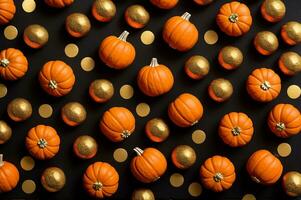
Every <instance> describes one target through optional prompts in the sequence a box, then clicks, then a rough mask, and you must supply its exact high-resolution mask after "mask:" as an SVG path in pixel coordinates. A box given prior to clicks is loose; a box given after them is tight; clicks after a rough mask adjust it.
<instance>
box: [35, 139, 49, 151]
mask: <svg viewBox="0 0 301 200" xmlns="http://www.w3.org/2000/svg"><path fill="white" fill-rule="evenodd" d="M37 144H38V146H39V147H40V149H44V148H45V147H47V141H46V140H45V139H43V138H41V139H39V140H38V143H37Z"/></svg>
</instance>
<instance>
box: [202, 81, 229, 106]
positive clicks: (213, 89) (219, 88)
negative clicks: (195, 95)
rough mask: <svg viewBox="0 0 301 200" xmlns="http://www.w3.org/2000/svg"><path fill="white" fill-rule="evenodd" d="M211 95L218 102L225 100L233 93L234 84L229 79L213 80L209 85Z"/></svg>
mask: <svg viewBox="0 0 301 200" xmlns="http://www.w3.org/2000/svg"><path fill="white" fill-rule="evenodd" d="M208 92H209V96H210V97H211V98H212V99H213V100H214V101H216V102H223V101H226V100H227V99H229V98H230V97H231V96H232V94H233V86H232V83H231V82H230V81H228V80H227V79H223V78H219V79H215V80H213V81H212V82H211V83H210V85H209V87H208Z"/></svg>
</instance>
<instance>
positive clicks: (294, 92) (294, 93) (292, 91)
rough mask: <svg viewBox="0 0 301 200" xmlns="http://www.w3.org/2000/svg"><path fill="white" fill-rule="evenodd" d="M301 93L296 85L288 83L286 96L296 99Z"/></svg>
mask: <svg viewBox="0 0 301 200" xmlns="http://www.w3.org/2000/svg"><path fill="white" fill-rule="evenodd" d="M300 95H301V89H300V87H299V86H298V85H290V86H289V87H288V88H287V96H288V97H289V98H291V99H297V98H299V97H300Z"/></svg>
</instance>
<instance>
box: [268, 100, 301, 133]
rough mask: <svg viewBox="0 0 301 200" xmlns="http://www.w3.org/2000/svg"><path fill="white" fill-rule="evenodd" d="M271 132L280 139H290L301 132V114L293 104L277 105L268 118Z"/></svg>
mask: <svg viewBox="0 0 301 200" xmlns="http://www.w3.org/2000/svg"><path fill="white" fill-rule="evenodd" d="M268 125H269V127H270V130H271V131H272V132H273V133H274V134H275V135H276V136H278V137H282V138H288V137H291V136H294V135H297V134H299V133H300V131H301V114H300V111H299V110H298V108H296V107H294V106H293V105H291V104H283V103H282V104H277V105H276V106H274V108H273V109H272V110H271V111H270V114H269V117H268Z"/></svg>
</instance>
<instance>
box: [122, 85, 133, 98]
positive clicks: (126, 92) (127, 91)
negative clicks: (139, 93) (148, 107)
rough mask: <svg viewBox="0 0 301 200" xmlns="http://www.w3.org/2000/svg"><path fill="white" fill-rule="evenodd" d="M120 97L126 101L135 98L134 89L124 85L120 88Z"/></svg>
mask: <svg viewBox="0 0 301 200" xmlns="http://www.w3.org/2000/svg"><path fill="white" fill-rule="evenodd" d="M119 93H120V96H121V97H122V98H124V99H130V98H132V97H133V95H134V89H133V87H132V86H131V85H123V86H122V87H121V88H120V91H119Z"/></svg>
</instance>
